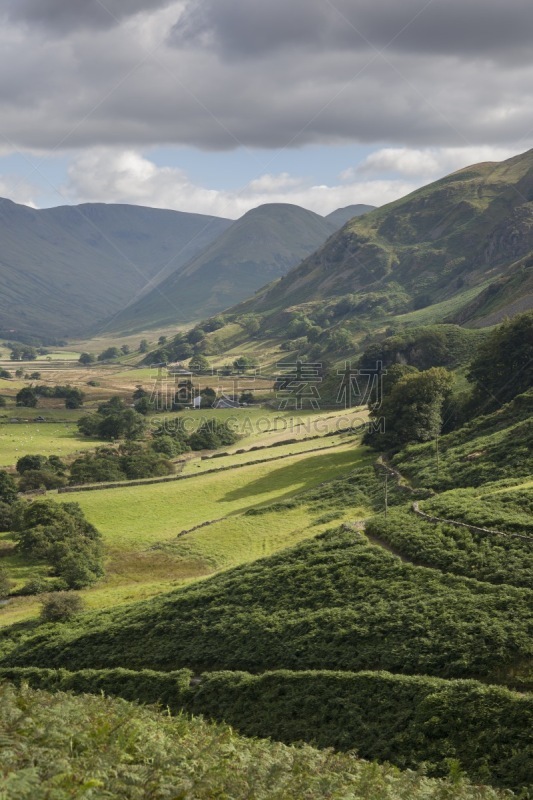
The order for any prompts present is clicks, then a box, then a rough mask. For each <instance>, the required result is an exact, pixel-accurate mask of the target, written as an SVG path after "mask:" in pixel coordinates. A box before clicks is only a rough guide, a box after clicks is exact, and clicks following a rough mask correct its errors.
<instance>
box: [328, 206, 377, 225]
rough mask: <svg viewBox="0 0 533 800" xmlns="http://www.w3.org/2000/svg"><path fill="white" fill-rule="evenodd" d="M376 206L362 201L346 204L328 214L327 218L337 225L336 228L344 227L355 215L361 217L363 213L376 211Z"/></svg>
mask: <svg viewBox="0 0 533 800" xmlns="http://www.w3.org/2000/svg"><path fill="white" fill-rule="evenodd" d="M375 208H376V206H365V205H363V204H362V203H357V204H356V205H353V206H345V207H344V208H337V210H336V211H332V212H331V214H328V215H327V216H326V219H327V220H328V221H329V222H331V223H332V224H333V225H335V227H336V228H342V226H343V225H346V223H347V222H349V221H350V220H351V219H353V218H354V217H361V216H362V215H363V214H368V212H369V211H374V210H375Z"/></svg>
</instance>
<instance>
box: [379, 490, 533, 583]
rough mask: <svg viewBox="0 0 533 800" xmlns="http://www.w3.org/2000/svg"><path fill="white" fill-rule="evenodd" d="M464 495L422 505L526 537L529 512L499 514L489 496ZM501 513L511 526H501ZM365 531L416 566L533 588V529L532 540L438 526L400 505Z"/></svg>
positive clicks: (434, 512)
mask: <svg viewBox="0 0 533 800" xmlns="http://www.w3.org/2000/svg"><path fill="white" fill-rule="evenodd" d="M452 494H455V493H452ZM464 495H465V496H464V497H463V498H461V499H459V498H456V500H455V501H454V500H453V499H452V498H450V497H448V495H445V496H444V497H445V498H446V501H445V502H444V503H442V504H440V503H432V502H428V501H426V502H424V503H422V504H421V508H422V510H423V511H426V512H427V513H428V514H432V515H435V516H439V517H441V518H443V519H452V520H458V521H461V520H463V521H467V522H468V523H469V524H472V525H476V526H478V525H479V526H481V524H482V522H481V520H483V521H484V523H483V527H490V528H491V529H496V530H497V529H498V528H505V527H507V529H509V528H510V527H512V528H514V529H515V531H516V530H517V529H518V530H520V531H521V533H522V534H523V535H527V530H528V527H531V526H530V524H529V522H530V520H531V516H529V517H528V516H527V515H526V513H523V514H521V515H520V514H519V513H515V514H508V515H505V514H501V513H498V511H499V509H498V511H496V509H494V508H493V509H491V507H490V504H489V503H488V502H487V500H488V498H486V497H483V498H479V499H478V498H476V496H475V494H474V493H473V492H471V491H468V492H465V493H464ZM500 508H501V507H500ZM491 511H493V512H494V513H491ZM476 512H477V513H476ZM520 516H521V517H522V518H523V519H522V520H520ZM502 517H503V518H504V519H505V517H507V519H506V521H507V525H505V524H502V521H503V520H502ZM513 517H514V519H513ZM465 518H466V519H465ZM520 522H521V524H520ZM367 533H368V534H369V535H370V536H373V537H376V538H377V539H378V540H380V541H382V542H385V543H387V544H390V545H391V546H392V547H393V548H394V550H395V551H396V552H399V553H401V554H402V555H403V556H405V557H406V558H408V559H409V560H410V561H414V562H415V563H417V564H422V565H425V566H428V567H434V568H436V569H439V570H442V571H443V572H449V573H452V574H455V575H466V576H468V577H471V578H477V580H480V581H488V582H489V583H494V584H509V585H511V586H524V587H527V588H529V589H533V531H532V532H531V540H530V541H527V540H525V539H518V538H512V537H507V538H506V537H504V536H497V535H490V534H485V533H477V532H474V531H470V530H468V529H467V528H461V527H456V526H454V525H446V524H442V523H439V524H434V523H432V522H429V521H426V520H424V519H421V518H420V517H417V516H416V515H415V514H414V513H413V512H412V511H408V510H404V509H398V510H394V511H390V512H389V515H388V517H387V518H385V517H384V516H383V515H381V516H379V517H374V518H373V519H371V520H370V521H369V522H367Z"/></svg>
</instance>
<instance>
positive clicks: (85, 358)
mask: <svg viewBox="0 0 533 800" xmlns="http://www.w3.org/2000/svg"><path fill="white" fill-rule="evenodd" d="M95 361H96V357H95V356H94V355H93V354H92V353H82V354H81V356H80V357H79V362H80V364H82V365H83V366H84V367H88V366H89V365H90V364H94V363H95Z"/></svg>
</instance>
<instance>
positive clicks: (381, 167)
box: [341, 147, 516, 180]
mask: <svg viewBox="0 0 533 800" xmlns="http://www.w3.org/2000/svg"><path fill="white" fill-rule="evenodd" d="M513 155H516V150H513V149H512V148H508V147H441V148H426V149H424V150H421V149H419V150H417V149H410V148H407V147H387V148H383V149H381V150H376V152H375V153H371V154H370V155H369V156H367V157H366V158H365V160H364V161H363V162H362V163H361V164H360V165H359V166H357V167H355V168H353V167H352V168H350V169H348V170H346V171H345V172H343V173H342V175H341V177H342V178H343V179H344V180H350V179H353V178H355V177H356V176H357V175H382V174H384V173H385V174H389V173H395V174H397V175H403V176H406V177H410V178H426V179H427V180H431V179H435V178H438V177H441V176H442V175H447V174H449V173H450V172H455V171H456V170H458V169H462V168H463V167H467V166H469V165H470V164H478V163H480V162H482V161H503V160H504V159H506V158H510V157H511V156H513Z"/></svg>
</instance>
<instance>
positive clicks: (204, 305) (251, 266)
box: [0, 200, 367, 339]
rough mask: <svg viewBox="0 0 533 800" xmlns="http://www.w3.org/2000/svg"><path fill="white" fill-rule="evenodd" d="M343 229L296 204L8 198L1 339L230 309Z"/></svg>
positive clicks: (0, 229) (2, 229)
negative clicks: (210, 205) (169, 206)
mask: <svg viewBox="0 0 533 800" xmlns="http://www.w3.org/2000/svg"><path fill="white" fill-rule="evenodd" d="M363 208H367V207H363ZM358 209H359V207H355V212H354V213H360V211H359V210H358ZM334 213H335V212H334ZM348 213H351V212H348ZM340 214H341V216H340V219H341V222H342V221H343V220H344V217H345V215H346V212H345V211H344V210H341V211H340ZM341 222H339V224H341ZM337 227H338V225H337V224H336V223H335V222H334V221H331V220H326V219H324V218H323V217H320V216H319V215H318V214H313V212H311V211H307V210H305V209H303V208H299V207H297V206H289V205H280V206H276V205H272V206H270V205H268V206H263V207H260V208H258V209H254V211H252V212H249V213H248V214H245V216H244V217H243V218H242V219H240V220H237V222H234V221H232V220H229V219H223V218H217V217H212V216H205V215H201V214H188V213H183V212H178V211H168V210H160V209H154V208H145V207H141V206H132V205H113V204H104V203H89V204H83V205H79V206H61V207H57V208H50V209H42V210H36V209H32V208H28V207H27V206H21V205H18V204H16V203H13V202H11V201H10V200H0V334H2V335H3V336H5V337H8V338H9V337H11V338H14V339H15V338H16V336H17V333H18V334H20V333H23V334H25V335H28V334H33V335H36V336H39V337H43V336H44V337H45V338H46V337H61V338H66V337H74V336H78V335H83V334H87V333H90V332H94V331H96V330H97V329H99V327H101V326H104V327H105V328H106V329H109V330H119V329H120V327H121V326H122V327H124V326H126V327H130V328H133V329H140V328H143V327H151V326H155V325H157V324H160V323H162V324H164V323H165V322H170V323H173V322H177V321H183V320H191V319H195V318H198V317H199V316H202V315H207V314H210V313H214V312H216V311H221V310H223V309H224V308H226V307H227V306H228V305H232V304H234V303H235V302H239V301H240V300H244V299H245V298H247V297H248V296H249V295H250V294H253V292H254V291H256V290H257V289H259V288H260V287H262V286H264V285H265V284H267V283H269V282H270V281H271V280H272V279H273V278H276V277H278V276H280V275H283V274H285V273H286V272H288V271H289V269H291V267H293V266H296V265H297V264H299V263H300V262H301V261H302V259H303V258H305V257H306V256H308V255H310V254H311V253H312V252H313V251H315V250H316V249H317V248H318V247H319V246H320V245H321V244H323V243H324V241H325V240H326V239H327V238H328V237H329V236H330V235H331V234H332V233H334V232H335V230H336V229H337ZM182 272H183V275H182V279H181V280H180V279H179V276H180V275H181V273H182ZM154 287H157V288H154ZM126 308H127V310H126V311H124V309H126ZM121 312H123V313H121ZM117 314H119V317H118V318H117V319H116V320H115V316H116V315H117Z"/></svg>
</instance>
